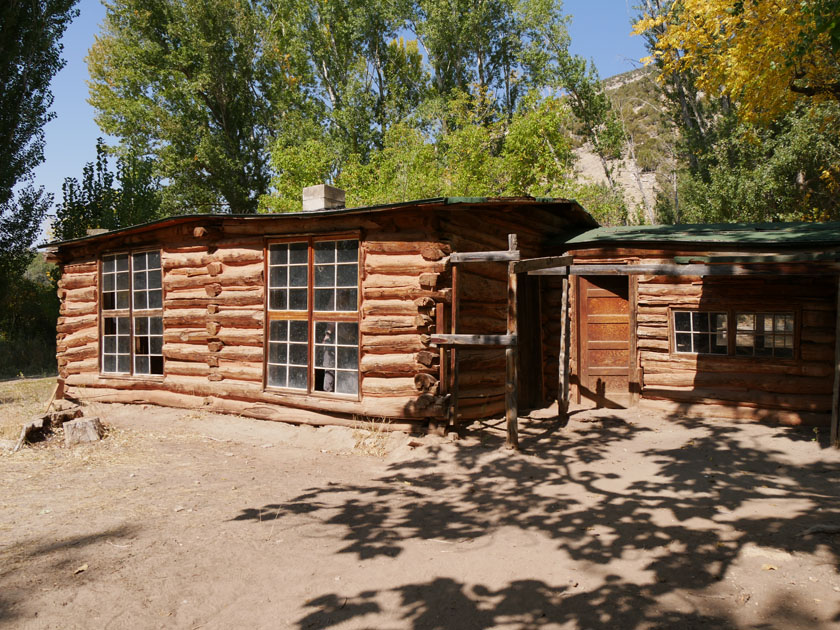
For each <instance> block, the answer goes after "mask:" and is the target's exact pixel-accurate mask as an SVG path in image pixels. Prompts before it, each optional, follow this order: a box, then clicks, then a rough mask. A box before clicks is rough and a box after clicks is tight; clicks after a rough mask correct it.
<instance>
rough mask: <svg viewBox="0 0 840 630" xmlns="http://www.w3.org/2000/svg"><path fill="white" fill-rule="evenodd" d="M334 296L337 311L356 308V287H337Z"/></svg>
mask: <svg viewBox="0 0 840 630" xmlns="http://www.w3.org/2000/svg"><path fill="white" fill-rule="evenodd" d="M336 298H337V300H336V301H337V304H336V310H338V311H355V310H356V309H357V308H358V302H357V300H358V297H357V294H356V289H337V290H336Z"/></svg>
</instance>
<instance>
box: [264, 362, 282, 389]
mask: <svg viewBox="0 0 840 630" xmlns="http://www.w3.org/2000/svg"><path fill="white" fill-rule="evenodd" d="M268 384H269V385H271V386H272V387H286V366H285V365H269V366H268Z"/></svg>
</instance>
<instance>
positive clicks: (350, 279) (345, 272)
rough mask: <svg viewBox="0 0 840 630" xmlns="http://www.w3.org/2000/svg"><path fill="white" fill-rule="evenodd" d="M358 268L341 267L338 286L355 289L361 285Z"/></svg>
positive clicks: (339, 268)
mask: <svg viewBox="0 0 840 630" xmlns="http://www.w3.org/2000/svg"><path fill="white" fill-rule="evenodd" d="M357 270H358V267H357V266H356V265H339V266H338V275H337V276H336V278H337V280H336V285H337V286H340V287H355V286H358V284H359V279H358V275H359V274H358V271H357Z"/></svg>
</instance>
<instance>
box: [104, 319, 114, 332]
mask: <svg viewBox="0 0 840 630" xmlns="http://www.w3.org/2000/svg"><path fill="white" fill-rule="evenodd" d="M103 329H104V330H105V334H106V335H115V334H117V320H116V318H115V317H106V318H105V322H104V326H103Z"/></svg>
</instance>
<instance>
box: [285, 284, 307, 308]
mask: <svg viewBox="0 0 840 630" xmlns="http://www.w3.org/2000/svg"><path fill="white" fill-rule="evenodd" d="M306 299H307V298H306V289H289V310H290V311H305V310H306V309H307V306H308V305H307V302H306Z"/></svg>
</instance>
